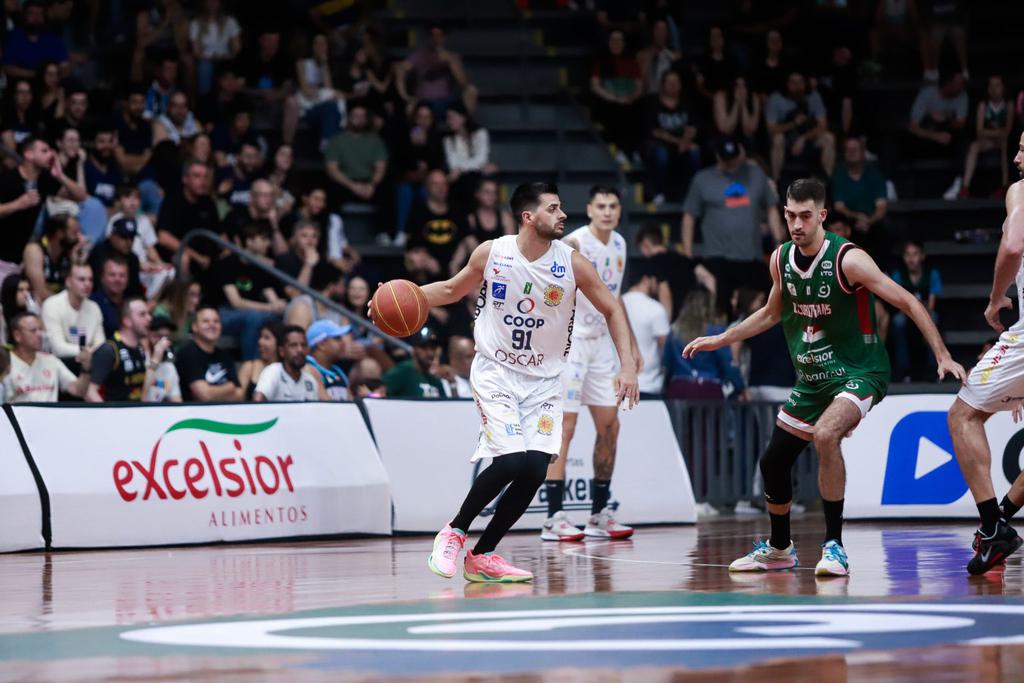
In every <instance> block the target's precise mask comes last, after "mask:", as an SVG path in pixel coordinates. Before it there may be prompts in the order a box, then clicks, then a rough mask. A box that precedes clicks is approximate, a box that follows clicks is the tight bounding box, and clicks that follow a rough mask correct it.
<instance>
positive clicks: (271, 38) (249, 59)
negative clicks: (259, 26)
mask: <svg viewBox="0 0 1024 683" xmlns="http://www.w3.org/2000/svg"><path fill="white" fill-rule="evenodd" d="M240 61H241V63H242V74H243V76H244V78H245V89H246V93H247V94H248V95H249V96H250V97H251V98H252V99H253V100H254V102H255V104H256V110H255V111H257V112H259V113H260V114H261V118H265V119H266V120H267V121H278V120H279V119H280V115H281V107H282V105H283V102H284V99H285V98H286V97H287V96H288V94H289V89H290V87H291V78H292V76H291V74H292V65H291V64H290V63H289V62H288V58H287V57H286V56H285V55H284V54H283V53H282V52H281V33H280V30H279V29H278V28H276V27H273V26H270V25H268V26H266V27H264V29H263V30H262V31H261V32H260V34H259V37H258V38H257V41H256V49H255V50H253V51H250V52H249V53H248V54H246V53H243V54H242V57H241V60H240Z"/></svg>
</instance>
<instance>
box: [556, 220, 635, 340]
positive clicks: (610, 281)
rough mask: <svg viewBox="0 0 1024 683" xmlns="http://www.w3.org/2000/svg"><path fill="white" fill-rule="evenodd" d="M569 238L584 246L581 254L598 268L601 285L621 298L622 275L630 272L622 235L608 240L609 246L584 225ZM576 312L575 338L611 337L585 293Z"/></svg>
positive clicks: (600, 316) (580, 296) (605, 322)
mask: <svg viewBox="0 0 1024 683" xmlns="http://www.w3.org/2000/svg"><path fill="white" fill-rule="evenodd" d="M569 237H573V238H575V239H576V242H577V243H578V244H579V245H580V249H579V251H580V254H581V255H582V256H583V258H585V259H587V260H588V261H590V262H591V263H592V264H593V265H594V268H595V269H596V270H597V274H598V275H600V276H601V281H602V282H604V284H605V286H606V287H607V288H608V291H610V292H611V293H612V296H615V297H618V296H619V293H620V291H621V289H622V273H623V272H624V271H625V269H626V240H624V239H623V238H622V235H620V234H619V233H617V232H613V233H612V235H611V237H610V238H609V239H608V244H605V243H604V242H602V241H601V240H599V239H598V238H597V237H595V236H594V233H592V232H591V231H590V228H589V227H588V226H586V225H584V226H583V227H582V228H579V229H578V230H574V231H573V232H571V233H569V235H568V236H567V237H566V239H568V238H569ZM576 309H577V313H576V325H575V326H574V328H573V334H575V335H576V336H577V337H579V338H581V339H584V338H592V337H601V336H604V335H606V334H608V321H607V320H605V317H604V316H603V315H602V314H601V312H600V311H598V310H597V309H596V308H594V304H592V303H590V301H589V300H588V299H587V297H586V296H585V295H584V294H583V292H580V293H579V298H578V301H577V304H576Z"/></svg>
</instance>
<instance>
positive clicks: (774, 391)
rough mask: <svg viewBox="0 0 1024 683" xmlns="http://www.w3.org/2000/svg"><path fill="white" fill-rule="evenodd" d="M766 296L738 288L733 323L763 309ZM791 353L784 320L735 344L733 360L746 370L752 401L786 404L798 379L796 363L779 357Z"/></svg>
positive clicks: (734, 303)
mask: <svg viewBox="0 0 1024 683" xmlns="http://www.w3.org/2000/svg"><path fill="white" fill-rule="evenodd" d="M766 298H767V297H766V294H765V293H764V292H763V291H756V290H753V289H737V290H736V292H735V293H734V294H733V311H734V314H735V315H736V320H735V322H734V323H733V325H737V324H739V323H740V322H742V321H743V320H745V319H746V318H747V316H749V315H751V314H752V313H754V312H756V311H757V310H758V309H760V308H761V307H762V306H763V305H764V302H765V299H766ZM788 353H789V348H788V347H787V346H786V335H785V334H784V333H783V331H782V324H781V323H779V324H777V325H775V326H774V327H772V328H770V329H768V330H767V331H766V332H762V333H761V334H759V335H757V336H756V337H751V338H750V339H748V340H746V341H744V342H740V343H739V344H734V345H733V348H732V356H733V362H734V363H735V364H736V365H738V366H739V367H741V368H744V369H746V372H745V373H744V377H745V378H746V383H747V389H748V391H749V392H750V399H751V400H752V401H772V402H774V403H783V402H785V401H786V400H787V399H788V398H789V395H790V393H791V392H792V390H793V384H794V382H796V373H795V372H794V371H793V365H792V363H779V362H778V359H779V358H785V357H786V355H787V354H788Z"/></svg>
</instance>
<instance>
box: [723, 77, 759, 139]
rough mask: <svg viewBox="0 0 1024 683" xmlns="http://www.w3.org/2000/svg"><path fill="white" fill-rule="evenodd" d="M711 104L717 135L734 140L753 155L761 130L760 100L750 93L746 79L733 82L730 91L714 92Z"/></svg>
mask: <svg viewBox="0 0 1024 683" xmlns="http://www.w3.org/2000/svg"><path fill="white" fill-rule="evenodd" d="M712 104H713V112H714V119H715V128H716V129H717V130H718V133H719V134H720V135H725V136H730V137H734V138H736V140H737V141H738V142H739V143H740V144H741V145H743V148H744V149H748V150H750V151H751V153H753V152H754V151H755V150H756V149H757V148H758V142H757V141H758V131H759V130H760V128H761V98H760V97H758V96H757V95H756V94H754V93H752V92H750V90H749V88H748V87H747V79H745V78H743V77H742V76H740V77H738V78H737V79H736V80H735V81H733V85H732V89H731V90H730V89H729V88H726V89H725V90H720V91H718V92H716V93H715V99H714V102H713V103H712Z"/></svg>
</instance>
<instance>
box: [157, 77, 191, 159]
mask: <svg viewBox="0 0 1024 683" xmlns="http://www.w3.org/2000/svg"><path fill="white" fill-rule="evenodd" d="M201 131H202V129H201V128H200V127H199V122H198V121H197V120H196V117H195V114H193V113H192V111H191V110H190V109H189V101H188V95H186V94H185V93H183V92H181V91H177V92H175V93H174V94H172V95H171V97H170V99H169V100H168V102H167V111H166V112H165V113H163V114H160V115H159V116H157V117H156V119H155V120H154V121H153V145H154V146H155V145H158V144H160V143H161V142H163V141H164V140H170V141H171V143H172V144H174V146H175V147H181V146H182V145H183V144H184V143H185V142H188V141H189V140H191V139H192V138H194V137H195V136H197V135H199V133H200V132H201Z"/></svg>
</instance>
